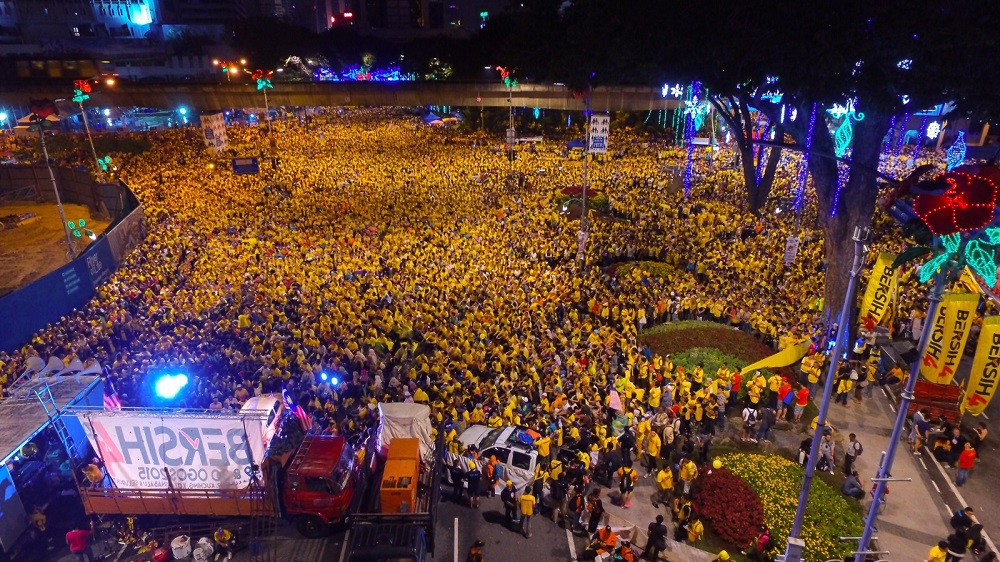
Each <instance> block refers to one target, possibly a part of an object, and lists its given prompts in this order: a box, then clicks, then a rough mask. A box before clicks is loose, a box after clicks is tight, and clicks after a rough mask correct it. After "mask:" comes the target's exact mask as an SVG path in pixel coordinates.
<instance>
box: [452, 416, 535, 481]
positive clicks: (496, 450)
mask: <svg viewBox="0 0 1000 562" xmlns="http://www.w3.org/2000/svg"><path fill="white" fill-rule="evenodd" d="M527 430H528V428H526V427H522V426H514V425H505V426H501V427H498V428H495V429H494V428H491V427H487V426H485V425H472V426H469V428H468V429H466V430H465V431H463V432H462V434H461V435H459V436H458V442H459V443H461V444H462V450H465V449H466V448H468V447H469V446H471V445H475V446H476V448H477V449H479V458H480V459H483V460H488V459H489V458H490V457H491V456H495V457H496V458H497V461H498V462H499V463H500V464H502V465H504V466H506V467H514V468H520V469H522V470H528V471H531V472H534V471H535V465H536V464H537V463H538V450H537V449H536V448H535V446H534V445H529V444H528V443H525V442H524V441H522V440H521V435H522V434H523V433H524V432H525V431H527ZM445 474H448V472H447V471H445ZM446 478H447V479H448V481H449V482H450V481H451V477H450V476H446Z"/></svg>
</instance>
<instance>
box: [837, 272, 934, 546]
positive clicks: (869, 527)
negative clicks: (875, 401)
mask: <svg viewBox="0 0 1000 562" xmlns="http://www.w3.org/2000/svg"><path fill="white" fill-rule="evenodd" d="M947 277H948V272H947V271H946V269H945V268H941V271H940V272H938V273H937V274H936V275H935V277H934V288H933V289H931V294H930V296H928V297H927V298H928V300H929V301H930V306H928V307H927V321H926V322H924V327H923V329H922V330H921V331H920V342H919V343H918V344H917V350H918V351H919V353H918V354H917V357H919V358H923V356H924V354H925V353H927V344H928V343H929V342H930V339H931V333H932V332H933V331H934V319H935V318H937V311H938V306H939V305H940V304H941V292H942V291H943V290H944V285H945V280H946V278H947ZM919 378H920V360H919V359H918V360H916V361H914V362H913V365H910V378H909V379H907V380H906V388H905V389H904V390H903V392H902V393H901V394H900V395H899V407H898V408H897V411H896V423H895V424H893V426H892V437H890V438H889V448H888V449H887V450H886V451H885V454H884V456H883V457H882V460H881V461H880V462H879V467H878V471H877V472H876V473H875V478H873V479H872V480H873V481H874V482H875V493H874V496H873V498H872V505H871V508H870V509H869V510H868V517H866V518H865V529H864V531H863V532H862V533H861V539H860V540H859V541H858V550H857V552H856V553H855V558H854V560H855V562H864V561H865V557H866V556H867V555H868V554H869V551H868V545H869V543H870V542H871V538H872V534H873V533H874V531H875V522H876V521H877V520H878V508H879V506H880V505H882V498H883V497H884V496H885V489H886V486H887V485H888V483H889V480H890V479H891V477H890V476H889V474H890V472H891V470H892V462H893V460H895V458H896V449H897V448H898V447H899V436H900V435H901V434H902V433H903V424H904V423H906V412H907V410H908V409H909V406H910V401H911V400H913V390H914V389H915V388H916V386H917V379H919Z"/></svg>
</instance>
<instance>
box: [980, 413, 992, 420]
mask: <svg viewBox="0 0 1000 562" xmlns="http://www.w3.org/2000/svg"><path fill="white" fill-rule="evenodd" d="M980 415H981V416H983V417H984V418H986V421H990V417H989V416H987V415H986V412H983V413H982V414H980Z"/></svg>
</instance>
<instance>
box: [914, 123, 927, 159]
mask: <svg viewBox="0 0 1000 562" xmlns="http://www.w3.org/2000/svg"><path fill="white" fill-rule="evenodd" d="M926 132H927V116H926V115H924V118H923V119H921V120H920V130H919V131H917V145H916V146H915V147H913V157H912V158H913V164H914V165H916V164H917V157H918V156H920V147H921V145H923V143H924V134H925V133H926Z"/></svg>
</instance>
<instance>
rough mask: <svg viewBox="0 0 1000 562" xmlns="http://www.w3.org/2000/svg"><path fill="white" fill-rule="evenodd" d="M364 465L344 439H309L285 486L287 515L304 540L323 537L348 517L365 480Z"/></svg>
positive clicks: (313, 437)
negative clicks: (331, 527)
mask: <svg viewBox="0 0 1000 562" xmlns="http://www.w3.org/2000/svg"><path fill="white" fill-rule="evenodd" d="M360 464H361V463H360V462H358V459H357V458H356V456H355V453H354V449H353V448H352V447H351V446H350V444H349V443H348V442H347V440H346V439H344V438H343V437H332V436H319V435H307V436H306V437H305V439H304V440H303V441H302V445H301V447H299V450H298V451H297V452H296V454H295V456H294V457H293V458H292V461H291V462H290V463H289V465H288V468H287V470H286V471H285V475H284V483H283V501H284V509H285V513H286V514H287V515H288V516H290V517H291V518H292V520H293V521H295V526H296V528H297V529H298V531H299V532H300V533H301V534H302V535H303V536H306V537H310V538H314V537H319V536H322V535H323V534H324V533H325V532H326V530H327V527H328V526H329V525H331V524H333V523H337V522H340V521H342V520H343V519H344V518H345V517H346V516H347V514H348V512H349V510H350V507H351V502H352V500H353V499H354V494H355V491H356V490H355V488H356V487H357V485H358V484H359V482H360V480H361V479H362V476H361V474H360V471H361V467H360Z"/></svg>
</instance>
